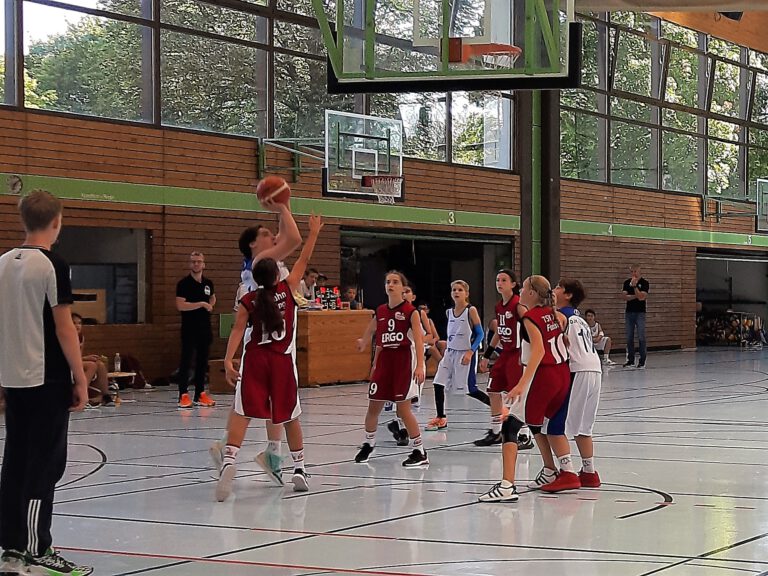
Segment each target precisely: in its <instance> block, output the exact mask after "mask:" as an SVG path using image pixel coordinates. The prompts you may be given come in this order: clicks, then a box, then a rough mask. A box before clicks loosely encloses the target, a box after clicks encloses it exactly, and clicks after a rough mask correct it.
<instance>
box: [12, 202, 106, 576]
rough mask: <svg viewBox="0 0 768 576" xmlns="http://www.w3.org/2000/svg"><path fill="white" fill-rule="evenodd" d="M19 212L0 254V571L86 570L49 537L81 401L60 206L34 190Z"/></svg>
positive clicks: (81, 573)
mask: <svg viewBox="0 0 768 576" xmlns="http://www.w3.org/2000/svg"><path fill="white" fill-rule="evenodd" d="M19 211H20V212H21V220H22V222H23V223H24V230H25V231H26V239H25V241H24V244H23V245H22V246H21V247H19V248H14V249H12V250H10V251H9V252H6V253H5V254H3V255H2V256H1V257H0V382H1V383H2V386H3V389H4V391H5V396H6V413H5V429H6V438H5V452H4V455H3V469H2V476H1V477H0V547H2V549H3V555H2V565H1V566H0V572H5V573H11V574H26V573H27V572H28V571H30V572H33V573H35V574H37V573H40V574H48V575H51V576H58V575H70V576H87V575H88V574H91V573H92V572H93V568H90V567H88V566H77V565H76V564H74V563H73V562H69V561H68V560H65V559H64V558H62V557H61V556H59V555H58V553H57V552H56V551H55V550H54V549H53V547H52V537H51V517H52V516H53V497H54V487H55V486H56V482H58V481H59V480H60V479H61V477H62V475H63V474H64V469H65V468H66V465H67V432H68V429H69V412H71V411H73V410H82V409H83V408H85V403H86V402H87V401H88V382H87V381H86V378H85V373H84V372H83V362H82V357H81V355H80V343H79V341H78V338H77V330H76V329H75V325H74V323H73V322H72V313H71V310H70V308H71V304H72V286H71V284H70V281H69V266H68V265H67V263H66V262H65V261H64V260H63V259H62V258H61V257H60V256H58V255H57V254H54V253H53V252H51V247H52V246H53V244H54V243H55V242H56V240H57V239H58V237H59V232H61V220H62V215H61V213H62V204H61V201H60V200H59V199H58V198H55V197H54V196H52V195H51V194H49V193H48V192H45V191H43V190H34V191H32V192H31V193H30V194H29V195H28V196H25V197H24V198H22V200H21V202H19ZM73 378H74V386H73V382H72V380H73Z"/></svg>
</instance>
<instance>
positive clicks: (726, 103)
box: [711, 61, 749, 118]
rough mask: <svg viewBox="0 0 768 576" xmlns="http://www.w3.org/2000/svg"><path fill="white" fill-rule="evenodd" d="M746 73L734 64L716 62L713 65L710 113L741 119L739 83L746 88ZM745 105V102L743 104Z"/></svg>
mask: <svg viewBox="0 0 768 576" xmlns="http://www.w3.org/2000/svg"><path fill="white" fill-rule="evenodd" d="M748 76H749V74H748V71H747V70H746V69H745V68H741V67H740V66H737V65H735V64H729V63H727V62H721V61H718V62H717V63H716V64H715V84H714V91H713V94H712V107H711V110H712V112H717V113H718V114H724V115H726V116H733V117H734V118H742V117H743V114H742V110H741V107H742V102H741V96H742V94H741V90H740V86H741V82H742V81H743V82H744V83H745V84H744V86H748V81H749V80H748ZM744 104H746V102H745V103H744Z"/></svg>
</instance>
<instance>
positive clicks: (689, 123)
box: [663, 108, 699, 132]
mask: <svg viewBox="0 0 768 576" xmlns="http://www.w3.org/2000/svg"><path fill="white" fill-rule="evenodd" d="M663 122H664V126H669V127H670V128H677V129H678V130H686V131H688V132H698V125H699V119H698V117H696V116H694V115H693V114H686V113H685V112H676V111H675V110H669V109H668V108H665V109H664V110H663Z"/></svg>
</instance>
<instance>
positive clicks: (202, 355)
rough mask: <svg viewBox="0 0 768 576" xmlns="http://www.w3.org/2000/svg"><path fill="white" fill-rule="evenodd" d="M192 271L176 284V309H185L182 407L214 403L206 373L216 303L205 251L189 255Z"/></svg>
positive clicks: (183, 320)
mask: <svg viewBox="0 0 768 576" xmlns="http://www.w3.org/2000/svg"><path fill="white" fill-rule="evenodd" d="M189 269H190V273H189V275H188V276H185V277H184V278H182V279H181V280H179V283H178V284H176V309H177V310H178V311H179V312H181V363H180V365H179V408H192V406H193V404H194V405H195V406H214V405H215V404H216V402H214V400H213V398H211V397H210V396H208V394H206V392H205V373H206V370H207V369H208V351H209V350H210V347H211V341H212V340H213V334H212V333H211V311H212V310H213V307H214V306H216V295H215V294H214V292H213V282H211V281H210V280H209V279H208V278H206V277H205V276H203V270H205V257H204V256H203V253H202V252H192V254H190V256H189ZM193 355H194V356H195V399H194V401H193V400H191V399H190V397H189V394H188V393H187V389H188V387H189V383H188V378H189V367H190V366H191V365H192V356H193Z"/></svg>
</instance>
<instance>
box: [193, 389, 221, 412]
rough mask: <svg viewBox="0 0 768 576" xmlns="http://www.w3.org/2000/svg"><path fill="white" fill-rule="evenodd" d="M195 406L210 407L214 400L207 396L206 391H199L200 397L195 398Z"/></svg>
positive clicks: (213, 404) (214, 403) (214, 404)
mask: <svg viewBox="0 0 768 576" xmlns="http://www.w3.org/2000/svg"><path fill="white" fill-rule="evenodd" d="M195 406H206V407H208V408H210V407H211V406H216V400H214V399H213V398H211V397H210V396H208V394H207V393H206V392H201V393H200V398H198V399H197V400H195Z"/></svg>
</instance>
